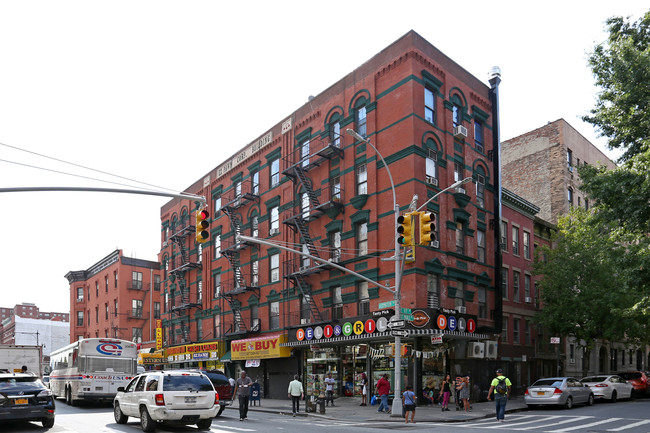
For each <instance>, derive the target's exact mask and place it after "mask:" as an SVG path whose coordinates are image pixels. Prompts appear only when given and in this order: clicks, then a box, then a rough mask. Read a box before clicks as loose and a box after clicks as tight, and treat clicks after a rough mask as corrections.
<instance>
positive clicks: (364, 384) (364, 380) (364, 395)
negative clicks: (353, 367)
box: [360, 373, 368, 406]
mask: <svg viewBox="0 0 650 433" xmlns="http://www.w3.org/2000/svg"><path fill="white" fill-rule="evenodd" d="M367 400H368V376H366V373H361V404H360V406H366V404H367V402H368V401H367Z"/></svg>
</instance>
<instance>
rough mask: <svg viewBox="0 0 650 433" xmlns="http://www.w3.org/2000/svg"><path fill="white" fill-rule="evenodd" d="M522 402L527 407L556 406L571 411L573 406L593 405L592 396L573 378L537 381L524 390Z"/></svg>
mask: <svg viewBox="0 0 650 433" xmlns="http://www.w3.org/2000/svg"><path fill="white" fill-rule="evenodd" d="M524 401H525V402H526V404H527V405H528V407H530V408H532V407H535V406H539V405H558V406H564V407H565V408H567V409H571V408H572V407H573V405H574V404H587V405H589V406H591V405H592V404H594V394H593V392H591V389H589V387H588V386H586V385H583V384H582V383H580V381H579V380H578V379H576V378H575V377H549V378H546V379H539V380H538V381H536V382H535V383H533V384H532V385H531V386H529V387H528V389H526V392H525V393H524Z"/></svg>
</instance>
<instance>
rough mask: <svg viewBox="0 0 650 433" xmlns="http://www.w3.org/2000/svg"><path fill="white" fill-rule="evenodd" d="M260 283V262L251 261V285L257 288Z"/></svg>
mask: <svg viewBox="0 0 650 433" xmlns="http://www.w3.org/2000/svg"><path fill="white" fill-rule="evenodd" d="M259 282H260V262H259V261H258V260H253V261H252V262H251V285H252V286H253V287H257V285H258V284H259Z"/></svg>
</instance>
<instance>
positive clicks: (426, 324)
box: [289, 308, 476, 342]
mask: <svg viewBox="0 0 650 433" xmlns="http://www.w3.org/2000/svg"><path fill="white" fill-rule="evenodd" d="M394 313H395V312H394V310H383V311H378V312H374V313H373V315H372V316H370V317H367V316H366V317H359V318H354V319H350V320H349V321H346V322H344V323H342V324H340V323H332V324H328V325H324V326H320V325H319V326H314V327H311V326H308V327H301V328H298V329H296V330H294V331H290V333H289V341H294V342H295V341H325V340H328V339H332V338H337V337H349V336H352V335H357V336H361V335H364V334H365V335H371V334H374V333H378V332H386V331H389V328H390V327H389V325H388V324H389V321H390V320H389V319H390V317H391V316H392V315H394ZM412 316H413V320H408V321H406V327H405V329H427V328H428V329H439V330H441V331H458V332H468V333H474V332H475V331H476V320H475V319H474V318H473V317H469V316H468V315H466V314H459V313H458V312H457V311H456V310H446V309H441V310H433V309H429V308H427V309H414V310H413V313H412Z"/></svg>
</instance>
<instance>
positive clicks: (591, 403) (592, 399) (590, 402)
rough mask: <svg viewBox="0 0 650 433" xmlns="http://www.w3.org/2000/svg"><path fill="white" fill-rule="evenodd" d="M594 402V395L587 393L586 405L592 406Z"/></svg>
mask: <svg viewBox="0 0 650 433" xmlns="http://www.w3.org/2000/svg"><path fill="white" fill-rule="evenodd" d="M593 404H594V395H593V394H589V398H588V399H587V406H593Z"/></svg>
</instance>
